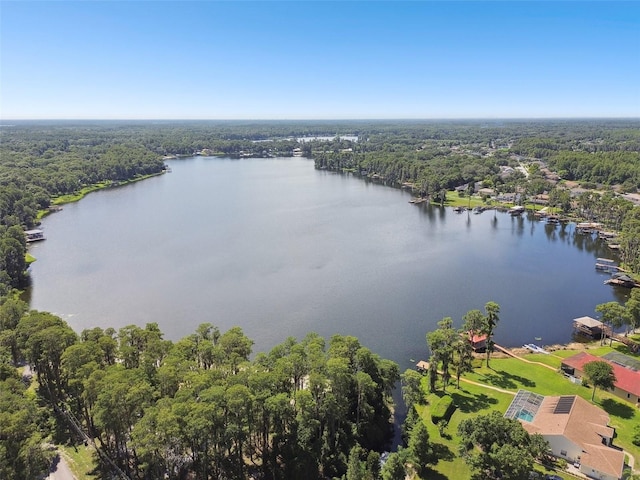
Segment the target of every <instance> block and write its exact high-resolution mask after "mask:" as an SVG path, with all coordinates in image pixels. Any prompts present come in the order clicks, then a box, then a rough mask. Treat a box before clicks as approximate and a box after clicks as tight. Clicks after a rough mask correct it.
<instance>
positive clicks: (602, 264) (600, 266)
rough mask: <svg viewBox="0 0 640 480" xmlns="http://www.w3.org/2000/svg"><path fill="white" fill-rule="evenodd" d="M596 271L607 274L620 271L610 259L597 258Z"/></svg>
mask: <svg viewBox="0 0 640 480" xmlns="http://www.w3.org/2000/svg"><path fill="white" fill-rule="evenodd" d="M596 270H601V271H603V272H607V273H616V272H619V271H621V270H622V269H621V268H620V267H619V266H618V265H617V264H616V261H615V260H611V259H610V258H597V259H596Z"/></svg>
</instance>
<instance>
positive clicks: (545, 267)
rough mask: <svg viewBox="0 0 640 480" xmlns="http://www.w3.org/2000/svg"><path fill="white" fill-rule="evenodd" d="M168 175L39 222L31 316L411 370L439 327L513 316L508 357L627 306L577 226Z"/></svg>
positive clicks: (396, 198) (313, 185)
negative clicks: (332, 352)
mask: <svg viewBox="0 0 640 480" xmlns="http://www.w3.org/2000/svg"><path fill="white" fill-rule="evenodd" d="M170 166H171V168H172V173H168V174H165V175H161V176H157V177H154V178H151V179H148V180H144V181H141V182H137V183H134V184H130V185H126V186H122V187H118V188H112V189H108V190H102V191H99V192H95V193H92V194H90V195H88V196H87V197H86V198H84V199H83V200H82V201H80V202H78V203H74V204H68V205H65V206H64V209H63V211H61V212H59V213H55V214H53V215H50V216H49V217H47V218H45V219H44V221H43V228H44V230H45V234H46V236H47V240H46V241H44V242H40V243H38V244H35V245H33V246H32V247H30V251H31V253H32V254H33V255H35V256H36V257H37V259H38V260H37V262H35V263H34V264H33V265H32V267H31V272H32V278H33V288H32V291H31V306H32V308H35V309H39V310H47V311H51V312H54V313H55V314H57V315H59V316H61V317H62V318H64V319H65V320H66V321H67V322H68V323H69V324H70V325H71V326H72V327H73V328H74V329H75V330H76V331H78V332H80V331H81V330H82V329H85V328H91V327H94V326H100V327H103V328H106V327H114V328H116V329H118V328H120V327H122V326H125V325H129V324H137V325H140V326H144V325H145V324H146V323H147V322H157V323H158V324H159V325H160V328H161V329H162V331H163V332H164V333H165V338H168V339H172V340H177V339H179V338H181V337H183V336H186V335H189V334H191V333H193V332H194V331H195V329H196V327H197V325H199V324H200V323H203V322H211V323H213V324H215V325H217V326H218V327H219V328H220V329H221V330H222V331H225V330H227V329H229V328H230V327H232V326H235V325H239V326H241V327H242V328H243V330H244V332H245V333H246V334H247V335H248V336H249V337H250V338H252V339H253V340H254V341H255V345H254V352H258V351H267V350H269V349H270V348H271V347H273V346H274V345H276V344H278V343H280V342H282V341H284V340H285V338H286V337H288V336H294V337H297V338H298V339H302V338H303V337H304V335H305V334H306V333H307V332H310V331H314V332H317V333H319V334H321V335H323V336H325V337H327V338H328V337H330V336H331V335H333V334H336V333H339V334H344V335H355V336H357V337H358V338H359V339H360V341H361V343H362V344H363V345H365V346H367V347H369V348H370V349H372V350H373V351H375V352H376V353H378V354H380V355H381V356H382V357H385V358H389V359H392V360H394V361H396V362H398V363H399V364H400V368H401V371H403V370H404V369H406V368H408V367H410V366H412V365H411V362H410V359H416V360H418V359H426V358H427V356H428V352H427V348H426V340H425V334H426V333H427V332H428V331H430V330H432V329H434V328H435V327H436V323H437V322H438V321H439V320H441V319H442V318H443V317H445V316H450V317H452V318H453V320H454V324H455V325H456V326H460V325H461V317H462V315H464V314H465V313H466V312H467V311H469V310H471V309H476V308H477V309H481V310H483V309H484V305H485V303H486V302H488V301H495V302H497V303H498V304H499V305H500V306H501V312H500V322H499V324H498V326H497V329H496V333H495V339H496V342H497V343H499V344H502V345H505V346H517V345H522V344H524V343H532V342H534V343H539V344H553V343H565V342H568V341H570V340H571V333H572V319H573V318H576V317H580V316H583V315H591V316H595V312H594V308H595V306H596V305H597V304H599V303H604V302H608V301H611V300H620V299H621V297H620V295H623V294H624V293H628V292H620V291H616V290H614V289H613V288H612V287H609V286H606V285H603V281H604V280H605V279H606V278H608V276H606V275H603V274H599V273H597V272H596V270H595V269H594V264H595V259H596V258H597V257H603V256H610V253H609V252H608V250H607V249H606V246H604V245H603V244H601V243H600V242H599V241H598V240H597V239H595V238H592V237H590V236H584V235H578V234H575V233H574V225H573V224H568V225H566V226H564V227H560V226H558V227H553V226H550V225H546V224H545V223H543V222H538V221H530V220H528V219H527V218H521V217H520V218H519V217H511V216H509V215H507V214H505V213H497V214H496V213H494V212H493V211H487V212H484V213H482V214H479V215H474V214H472V213H467V212H464V213H455V212H454V211H453V210H452V209H451V208H440V207H438V206H429V205H425V204H421V205H413V204H410V203H408V200H409V199H410V198H411V196H410V194H409V193H408V192H406V191H404V190H400V189H394V188H390V187H385V186H383V185H378V184H375V183H371V182H367V181H363V180H362V179H359V178H354V177H352V176H350V175H344V174H336V173H331V172H326V171H319V170H315V169H314V165H313V161H311V160H308V159H305V158H275V159H242V160H232V159H226V158H206V157H194V158H187V159H179V160H173V161H171V162H170ZM616 295H618V296H616ZM536 337H542V340H541V341H536V340H534V339H535V338H536Z"/></svg>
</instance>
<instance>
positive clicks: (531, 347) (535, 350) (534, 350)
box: [523, 343, 549, 355]
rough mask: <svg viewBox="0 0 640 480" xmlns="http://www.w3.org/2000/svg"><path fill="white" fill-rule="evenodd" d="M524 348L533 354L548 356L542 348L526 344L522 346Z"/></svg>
mask: <svg viewBox="0 0 640 480" xmlns="http://www.w3.org/2000/svg"><path fill="white" fill-rule="evenodd" d="M523 346H524V348H527V349H529V350H531V351H532V352H534V353H545V354H547V355H549V352H547V351H546V350H545V349H544V348H542V347H539V346H538V345H536V344H534V343H527V344H526V345H523Z"/></svg>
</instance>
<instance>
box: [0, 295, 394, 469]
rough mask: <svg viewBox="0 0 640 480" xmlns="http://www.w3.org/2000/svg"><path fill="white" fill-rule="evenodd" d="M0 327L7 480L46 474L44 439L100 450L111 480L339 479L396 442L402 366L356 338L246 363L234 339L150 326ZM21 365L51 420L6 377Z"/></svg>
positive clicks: (2, 310) (44, 322)
mask: <svg viewBox="0 0 640 480" xmlns="http://www.w3.org/2000/svg"><path fill="white" fill-rule="evenodd" d="M0 319H1V320H2V325H1V328H2V344H3V345H5V346H8V347H9V348H7V350H6V351H4V356H5V357H6V356H9V357H10V358H3V359H2V360H3V361H2V363H0V365H1V366H2V368H0V373H1V376H0V381H1V384H0V385H1V386H2V389H1V390H0V392H1V393H0V405H1V406H2V409H1V412H0V427H1V428H0V431H1V432H2V433H0V439H1V440H2V443H1V444H0V445H1V446H2V449H0V475H1V476H2V478H16V479H18V478H25V479H26V478H34V476H35V475H34V473H39V472H40V471H43V469H46V468H48V465H49V461H50V456H51V454H50V453H49V452H48V451H47V450H45V449H42V448H39V445H40V444H41V443H42V440H43V439H44V437H45V436H46V435H47V432H53V433H52V435H53V440H55V441H58V442H66V441H69V439H71V440H72V441H91V442H95V446H96V448H97V450H98V452H99V453H100V458H101V460H102V464H103V466H104V468H105V473H108V472H113V471H114V470H115V471H116V472H122V473H124V475H125V476H126V477H128V478H140V479H157V478H172V479H181V478H192V477H190V475H196V477H197V478H221V479H222V478H229V479H232V478H247V477H248V476H250V475H258V476H260V478H267V479H268V478H273V479H276V478H300V479H303V478H305V479H306V478H326V477H329V478H332V477H340V476H341V475H343V474H344V473H345V472H346V470H347V461H348V454H349V452H350V451H351V449H353V448H354V447H356V446H357V447H358V448H360V449H361V450H362V451H364V452H380V451H383V450H384V448H385V446H386V445H387V444H388V442H389V439H390V434H391V433H392V423H390V414H391V411H390V405H391V392H392V390H393V388H394V386H395V384H396V382H397V380H398V378H399V374H398V366H397V365H396V364H395V363H393V362H391V361H389V360H384V359H381V358H379V357H378V356H377V355H375V354H374V353H372V352H371V351H370V350H369V349H367V348H366V347H363V346H362V345H360V343H359V342H358V340H357V339H356V338H354V337H344V336H334V337H332V338H331V339H330V341H329V343H328V346H327V345H326V341H325V339H323V338H322V337H320V336H318V335H315V334H309V335H307V337H306V338H304V339H303V340H302V341H301V342H298V341H296V340H295V339H293V338H288V339H286V340H285V341H284V343H282V344H280V345H278V346H276V347H274V348H273V349H272V350H271V351H270V352H269V353H259V354H257V355H256V356H255V358H254V359H253V360H250V359H249V357H250V355H251V353H252V344H253V342H252V340H250V339H249V338H247V337H246V336H245V335H244V334H243V332H242V330H241V329H240V328H239V327H235V328H232V329H230V330H229V331H227V332H220V331H219V330H218V329H217V328H216V327H215V326H213V325H211V324H202V325H200V326H199V327H198V329H197V331H196V332H195V333H194V334H192V335H190V336H188V337H185V338H183V339H181V340H179V341H177V342H175V343H173V342H171V341H167V340H164V339H163V334H162V332H161V331H160V330H159V329H158V326H157V325H156V324H148V325H146V326H145V327H144V328H141V327H138V326H135V325H131V326H128V327H124V328H121V329H120V330H119V331H118V332H116V331H115V330H113V329H109V328H108V329H105V330H103V329H101V328H94V329H91V330H85V331H83V332H81V333H80V335H77V334H76V333H75V332H74V331H73V330H72V329H71V328H70V327H69V326H68V325H67V324H66V323H65V322H64V321H63V320H61V319H60V318H58V317H56V316H54V315H52V314H50V313H46V312H37V311H28V310H27V306H26V305H25V304H24V303H22V302H20V301H19V300H16V299H9V300H7V301H5V303H4V304H3V305H2V307H0ZM21 361H26V362H28V364H29V365H31V366H32V368H33V370H34V372H35V374H36V379H37V385H38V388H37V394H38V396H39V398H41V399H42V400H44V401H46V404H48V405H49V406H52V407H53V409H54V412H52V415H51V416H50V417H49V415H48V414H47V412H46V411H45V410H44V409H43V408H41V406H39V405H42V404H40V403H39V402H34V401H32V399H30V398H29V395H27V392H26V391H25V390H26V387H25V385H24V384H23V383H22V380H21V379H20V377H19V376H18V375H17V373H16V370H15V369H12V368H10V365H11V364H14V365H15V364H17V363H20V362H21ZM50 422H54V425H51V424H50ZM378 458H379V457H378ZM107 477H108V475H107Z"/></svg>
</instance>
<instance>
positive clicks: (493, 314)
mask: <svg viewBox="0 0 640 480" xmlns="http://www.w3.org/2000/svg"><path fill="white" fill-rule="evenodd" d="M484 310H485V312H486V316H485V318H486V323H485V331H484V333H485V334H486V335H487V368H488V367H489V359H490V358H491V350H493V345H494V343H493V331H494V330H495V328H496V325H497V324H498V322H499V321H500V318H499V317H498V314H499V313H500V305H498V304H497V303H496V302H487V303H486V304H485V306H484Z"/></svg>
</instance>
